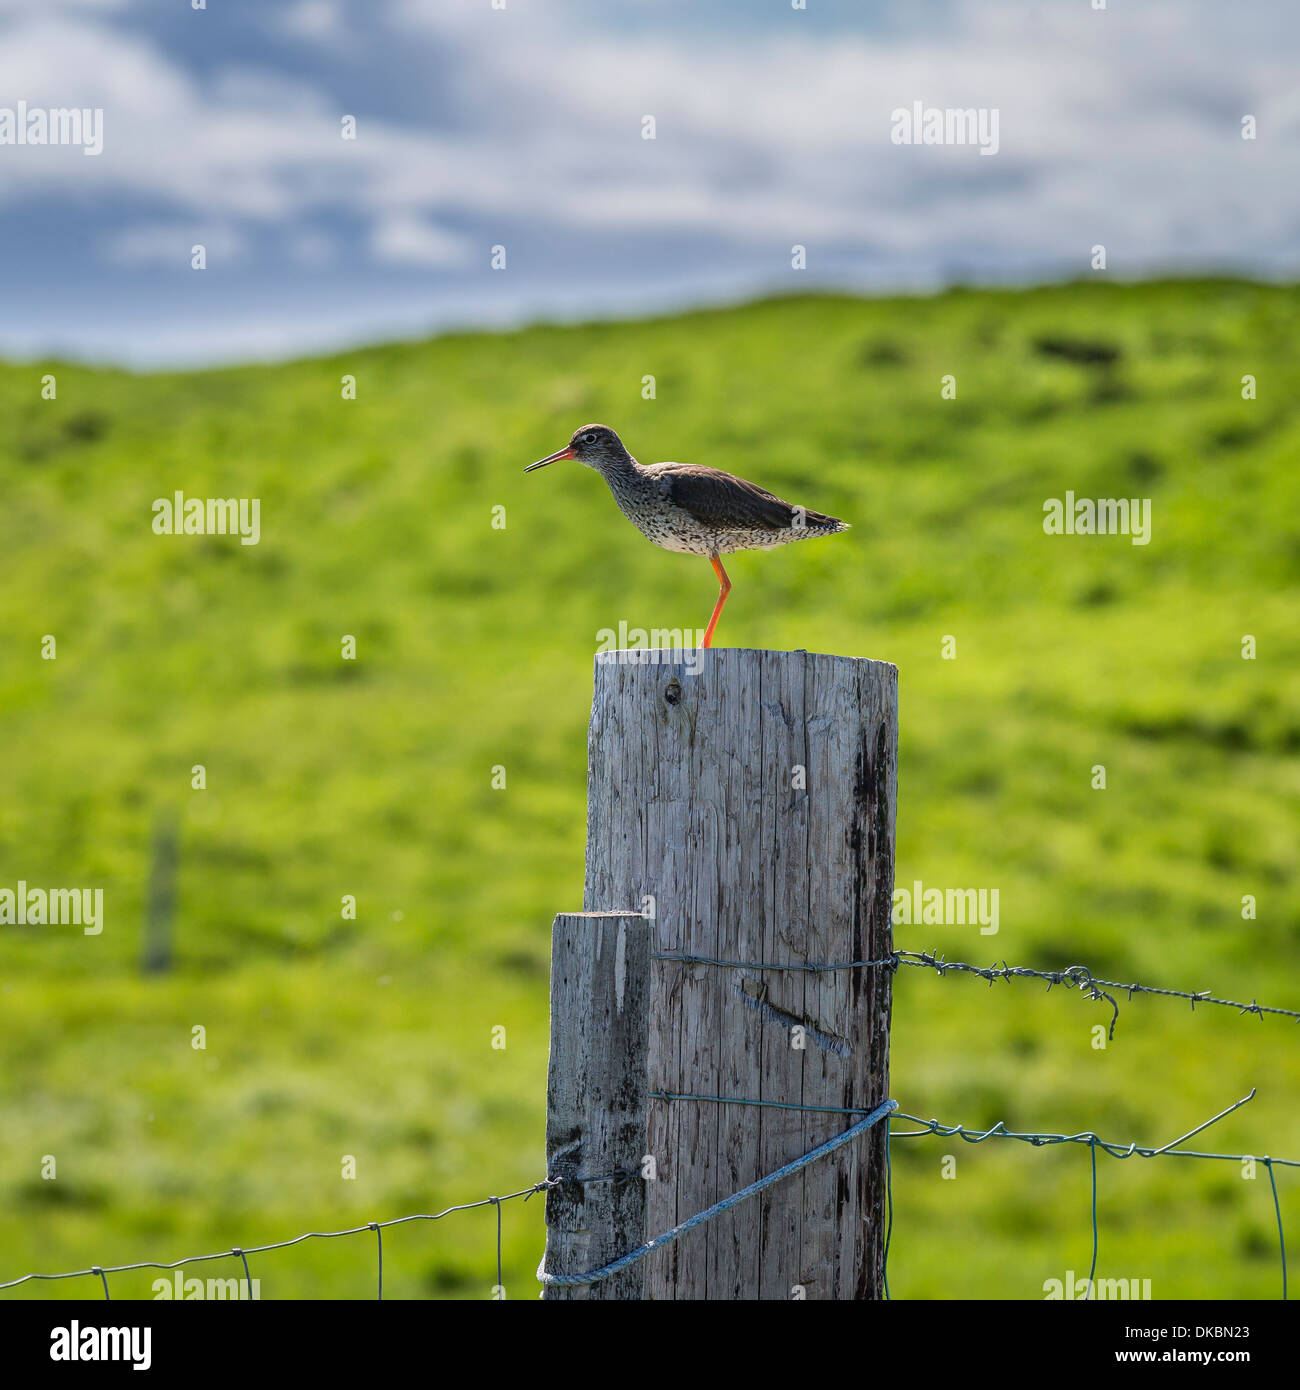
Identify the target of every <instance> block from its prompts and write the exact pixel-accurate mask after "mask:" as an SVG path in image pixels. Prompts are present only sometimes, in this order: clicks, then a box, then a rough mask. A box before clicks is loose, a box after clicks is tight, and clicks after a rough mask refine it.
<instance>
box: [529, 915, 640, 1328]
mask: <svg viewBox="0 0 1300 1390" xmlns="http://www.w3.org/2000/svg"><path fill="white" fill-rule="evenodd" d="M649 928H650V923H648V922H647V921H646V920H645V919H644V918H643V917H642V916H641V914H640V913H639V912H566V913H561V914H560V915H559V916H558V917H557V918H556V919H555V925H554V927H553V928H552V931H551V1062H550V1072H549V1077H548V1080H547V1088H546V1175H547V1177H551V1178H561V1179H564V1180H565V1181H564V1182H563V1183H562V1184H561V1185H560V1186H559V1187H553V1188H551V1189H549V1190H548V1192H547V1194H546V1258H545V1260H544V1261H543V1265H544V1268H545V1269H546V1271H547V1272H548V1273H550V1274H583V1273H585V1272H586V1271H588V1270H591V1269H597V1268H599V1267H600V1266H601V1265H603V1264H606V1263H608V1262H609V1261H610V1260H613V1259H616V1258H617V1257H618V1256H619V1255H623V1254H626V1253H627V1252H628V1251H629V1250H635V1249H636V1248H637V1246H639V1245H641V1244H642V1243H643V1242H644V1240H645V1238H646V1229H645V1203H646V1189H645V1183H644V1182H642V1181H641V1179H640V1168H641V1156H642V1155H643V1154H644V1153H645V1144H646V1106H647V1100H646V1082H647V1076H648V1071H647V1061H646V1059H647V1046H648V1043H649V1012H648V1002H649V988H650V930H649ZM624 1172H626V1173H627V1177H625V1178H624V1177H620V1178H619V1179H618V1180H617V1181H616V1180H615V1179H614V1177H613V1176H612V1175H613V1174H616V1173H618V1174H622V1173H624ZM589 1179H595V1181H589ZM645 1274H646V1266H645V1264H644V1262H643V1263H640V1264H637V1265H633V1266H632V1267H631V1268H629V1269H627V1270H626V1271H622V1272H620V1273H618V1274H615V1275H611V1276H610V1278H608V1279H605V1280H601V1281H600V1282H598V1283H595V1284H587V1285H573V1286H564V1285H547V1286H546V1287H545V1289H544V1290H543V1296H544V1297H545V1298H546V1299H547V1300H551V1299H612V1298H613V1299H629V1298H631V1299H638V1298H641V1297H642V1295H643V1291H644V1288H645Z"/></svg>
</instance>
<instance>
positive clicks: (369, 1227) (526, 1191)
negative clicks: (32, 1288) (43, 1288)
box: [0, 1178, 556, 1299]
mask: <svg viewBox="0 0 1300 1390" xmlns="http://www.w3.org/2000/svg"><path fill="white" fill-rule="evenodd" d="M555 1186H556V1180H554V1179H551V1178H544V1179H543V1180H542V1181H541V1182H536V1183H534V1184H533V1185H532V1186H531V1187H524V1188H520V1190H519V1191H518V1192H510V1193H507V1195H506V1196H504V1197H484V1198H483V1199H482V1200H481V1201H478V1202H461V1203H459V1204H458V1205H456V1206H453V1207H446V1208H444V1209H443V1210H442V1211H439V1212H433V1213H428V1212H415V1213H413V1214H412V1215H410V1216H395V1217H393V1218H392V1219H391V1220H388V1221H367V1222H366V1224H365V1225H364V1226H349V1227H348V1228H347V1229H346V1230H342V1231H304V1232H303V1233H302V1235H300V1236H294V1237H293V1238H292V1239H291V1240H276V1241H271V1242H270V1243H269V1244H267V1245H250V1246H248V1247H247V1249H246V1250H245V1249H244V1248H241V1247H240V1246H238V1245H236V1246H233V1247H232V1248H231V1249H229V1250H219V1251H217V1252H216V1253H214V1254H211V1255H186V1256H184V1257H183V1258H182V1259H179V1260H172V1261H171V1262H170V1263H167V1264H164V1263H161V1262H159V1261H156V1260H139V1261H137V1262H136V1263H135V1264H128V1265H102V1266H101V1265H91V1266H90V1267H89V1268H88V1269H72V1270H67V1271H65V1272H63V1273H60V1274H24V1275H22V1276H21V1278H18V1279H9V1280H7V1281H6V1282H5V1283H2V1284H0V1289H12V1288H16V1287H17V1286H18V1285H19V1284H26V1283H28V1282H29V1281H30V1280H32V1279H84V1278H85V1277H86V1276H88V1275H95V1274H98V1275H99V1277H100V1280H101V1281H102V1283H103V1285H104V1297H105V1298H108V1297H109V1296H110V1295H109V1292H108V1279H107V1278H106V1276H107V1275H109V1274H124V1273H126V1272H127V1271H128V1270H133V1269H180V1268H181V1267H182V1266H183V1265H192V1264H201V1263H202V1262H204V1261H205V1260H229V1259H233V1258H235V1257H236V1256H238V1258H239V1259H241V1260H242V1261H243V1262H244V1274H245V1277H248V1282H249V1289H250V1291H251V1289H252V1278H251V1277H249V1275H248V1255H249V1254H253V1255H260V1254H262V1253H263V1252H265V1251H267V1250H284V1249H287V1248H288V1247H289V1246H290V1245H298V1244H301V1242H302V1241H304V1240H333V1239H335V1238H336V1237H338V1236H355V1235H359V1234H361V1232H363V1231H374V1232H375V1234H376V1236H377V1237H378V1239H379V1241H380V1246H379V1296H380V1298H381V1299H382V1298H383V1293H384V1257H383V1237H382V1236H380V1235H379V1232H380V1230H381V1229H382V1228H383V1227H385V1226H402V1225H405V1224H406V1222H408V1221H441V1220H442V1218H443V1217H444V1216H450V1215H451V1214H452V1213H453V1212H457V1211H473V1210H474V1209H475V1208H476V1207H490V1206H495V1207H496V1209H497V1282H498V1284H499V1283H500V1280H501V1203H502V1202H512V1201H514V1200H515V1199H516V1198H518V1197H522V1198H523V1199H524V1200H525V1201H527V1200H528V1198H529V1197H531V1196H532V1195H533V1194H534V1193H535V1192H545V1191H546V1190H547V1189H548V1188H550V1187H555Z"/></svg>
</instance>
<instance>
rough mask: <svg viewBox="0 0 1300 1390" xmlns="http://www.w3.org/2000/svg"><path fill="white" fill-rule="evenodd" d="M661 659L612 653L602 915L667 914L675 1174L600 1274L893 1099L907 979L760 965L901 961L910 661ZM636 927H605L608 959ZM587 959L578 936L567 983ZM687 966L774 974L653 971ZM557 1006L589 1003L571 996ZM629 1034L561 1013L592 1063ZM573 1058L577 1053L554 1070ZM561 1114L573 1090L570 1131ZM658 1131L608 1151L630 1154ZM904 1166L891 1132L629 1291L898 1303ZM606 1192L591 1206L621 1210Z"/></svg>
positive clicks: (707, 1229) (618, 1111) (611, 1239)
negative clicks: (887, 1248)
mask: <svg viewBox="0 0 1300 1390" xmlns="http://www.w3.org/2000/svg"><path fill="white" fill-rule="evenodd" d="M649 655H650V654H649V653H647V652H644V651H633V652H610V653H604V654H602V655H600V656H598V657H597V659H596V677H595V698H594V701H593V705H592V715H591V728H590V734H589V747H588V759H589V762H588V818H587V873H586V892H585V902H586V906H587V908H588V909H591V910H601V909H610V908H614V907H624V906H627V905H631V906H634V907H637V908H641V909H643V910H645V911H646V912H647V914H648V915H651V919H650V921H649V923H648V925H649V928H650V931H649V932H648V933H647V935H649V937H650V938H651V941H652V946H651V952H650V954H651V955H652V959H650V960H649V962H648V982H649V983H648V990H647V997H646V1006H647V1008H648V1014H649V1026H648V1035H649V1036H648V1043H647V1053H648V1055H647V1059H646V1065H647V1067H648V1074H649V1081H648V1088H647V1089H648V1092H649V1096H650V1099H649V1104H648V1126H649V1130H648V1140H647V1146H646V1150H645V1152H646V1153H647V1154H648V1155H649V1157H650V1158H651V1160H652V1161H653V1174H652V1176H650V1177H649V1179H648V1180H647V1181H645V1182H644V1184H643V1191H644V1202H645V1205H644V1210H643V1211H637V1212H636V1213H635V1219H634V1220H631V1219H629V1220H627V1222H626V1224H625V1225H624V1227H623V1228H622V1229H621V1230H619V1231H618V1232H617V1233H615V1232H614V1231H613V1229H612V1226H611V1227H610V1228H608V1229H605V1230H602V1231H596V1230H595V1229H592V1230H591V1231H590V1234H589V1235H588V1236H587V1237H586V1238H587V1239H589V1240H590V1242H591V1246H590V1251H589V1253H590V1257H591V1263H590V1264H589V1265H588V1266H587V1267H588V1268H592V1267H594V1266H595V1265H597V1264H600V1263H602V1262H603V1260H604V1259H608V1258H613V1256H614V1255H617V1254H621V1253H623V1252H624V1251H625V1250H628V1249H631V1248H633V1247H634V1245H635V1244H637V1243H639V1241H640V1239H643V1238H645V1237H648V1236H655V1235H658V1234H660V1233H661V1232H664V1231H666V1230H668V1229H670V1228H671V1227H673V1226H675V1225H677V1224H678V1223H680V1222H682V1221H684V1220H686V1219H687V1218H688V1217H690V1216H693V1215H694V1214H696V1213H697V1212H700V1211H703V1210H704V1209H705V1208H707V1207H710V1206H711V1205H713V1204H714V1203H715V1202H717V1201H719V1200H720V1199H722V1198H724V1197H726V1196H728V1195H730V1194H731V1193H733V1192H736V1191H738V1190H739V1189H741V1188H743V1187H745V1186H746V1185H747V1184H749V1183H751V1182H754V1181H755V1180H756V1179H758V1178H760V1177H762V1176H764V1175H765V1174H767V1173H769V1172H771V1171H773V1170H774V1169H776V1168H778V1167H780V1166H781V1165H782V1164H783V1163H786V1162H788V1161H790V1160H792V1159H795V1158H797V1157H799V1156H801V1155H802V1154H804V1153H806V1152H807V1151H808V1150H809V1149H811V1148H813V1147H814V1146H815V1145H817V1144H819V1143H821V1142H823V1141H825V1140H827V1139H830V1138H831V1137H832V1136H834V1135H836V1134H838V1133H840V1132H842V1131H843V1130H844V1129H846V1128H847V1127H848V1126H849V1125H851V1124H852V1123H853V1122H854V1120H855V1119H858V1118H861V1115H860V1113H859V1112H863V1111H866V1110H870V1109H872V1108H874V1107H875V1106H877V1105H879V1104H880V1103H881V1102H882V1101H884V1100H885V1099H886V1098H887V1097H888V1093H889V1092H888V1086H889V1019H890V999H891V990H890V985H891V973H890V971H889V970H887V969H882V968H861V967H858V968H852V969H841V970H835V971H820V972H804V971H797V970H795V971H772V970H759V969H757V968H756V966H757V965H758V964H759V963H781V964H787V965H799V964H808V963H818V964H825V963H833V962H846V961H859V960H878V959H880V958H882V957H885V956H888V954H889V952H890V951H891V950H892V948H893V942H892V933H891V930H890V916H891V907H892V898H893V863H894V807H895V798H896V780H897V779H896V764H897V742H898V690H897V676H898V673H897V670H896V668H895V667H893V666H891V665H889V664H887V663H884V662H878V661H865V660H856V659H852V658H847V657H836V656H819V655H815V654H812V653H808V652H802V651H799V652H768V651H751V650H744V649H722V650H709V651H685V652H663V651H659V652H655V653H653V658H654V659H653V660H649V661H647V660H646V658H647V656H649ZM574 920H575V919H567V918H562V919H558V920H557V925H556V931H557V942H558V941H559V939H560V922H572V921H574ZM576 920H579V921H581V920H582V919H576ZM620 920H621V919H620ZM568 930H570V929H569V928H566V931H568ZM585 930H586V931H587V933H588V935H590V934H591V932H592V926H591V924H590V922H588V923H587V925H586V928H585ZM614 930H616V928H615V927H614V926H613V925H612V924H611V925H607V926H606V927H604V928H603V929H602V930H601V933H600V937H599V941H600V945H601V950H602V952H603V951H604V950H605V949H606V946H607V943H608V939H609V937H608V933H609V932H612V931H614ZM587 950H588V952H589V953H590V950H591V946H590V945H589V946H588V947H587ZM575 951H577V952H578V954H579V955H580V954H581V950H580V947H579V945H578V943H576V942H575V941H574V940H573V938H572V937H570V936H566V937H565V941H564V944H563V950H562V953H561V954H562V968H564V969H570V968H574V966H573V964H572V959H571V958H572V956H573V953H574V952H575ZM664 953H685V954H689V955H693V956H703V957H709V958H711V959H714V960H719V961H732V962H745V963H750V964H746V965H744V966H743V967H742V968H736V967H734V966H730V965H708V964H699V963H687V964H683V963H680V962H675V961H669V960H662V959H657V958H653V957H655V956H658V955H662V954H664ZM602 959H603V957H602ZM629 959H630V958H629ZM629 980H630V975H629ZM592 987H593V989H595V988H597V982H596V978H593V986H592ZM599 987H600V988H603V989H608V987H609V986H608V984H603V985H600V986H599ZM625 988H626V985H625ZM579 997H580V996H579V995H574V996H573V999H574V1001H576V1000H577V998H579ZM624 997H625V1001H626V998H627V996H626V995H625V996H624ZM552 999H553V1001H554V1002H555V1003H556V1004H557V1006H561V1007H568V1006H567V1005H563V1002H562V1000H563V996H562V995H557V994H556V992H555V990H554V988H553V992H552ZM584 1028H585V1029H587V1030H588V1031H586V1032H583V1033H582V1034H581V1036H579V1032H578V1030H582V1029H584ZM591 1028H595V1029H596V1033H595V1034H594V1035H593V1034H592V1033H591V1031H590V1029H591ZM566 1029H572V1030H574V1036H573V1037H572V1038H566ZM611 1042H612V1038H611V1035H609V1034H608V1033H606V1032H605V1030H604V1028H603V1026H602V1024H601V1023H600V1022H599V1020H586V1021H584V1020H583V1019H582V1018H581V1017H577V1016H573V1015H570V1016H569V1017H568V1020H567V1022H566V1019H565V1018H563V1017H560V1018H557V1019H556V1021H555V1024H554V1031H553V1046H556V1047H559V1048H560V1049H562V1050H563V1049H574V1048H585V1049H587V1052H586V1054H585V1055H586V1056H587V1061H588V1065H591V1064H592V1062H593V1061H594V1060H595V1059H594V1057H593V1056H592V1053H593V1052H600V1051H601V1049H605V1051H606V1053H608V1051H609V1050H610V1044H611ZM619 1045H622V1044H619ZM566 1055H572V1053H571V1052H569V1053H566ZM602 1060H603V1061H608V1060H610V1059H609V1058H608V1057H607V1056H606V1057H605V1058H604V1059H602ZM555 1065H556V1063H555V1057H554V1055H553V1057H552V1078H554V1077H555ZM639 1067H640V1062H639V1061H633V1062H631V1063H629V1064H628V1075H629V1076H630V1075H632V1074H633V1073H636V1072H638V1070H639ZM612 1082H613V1074H612V1073H610V1074H609V1075H608V1076H607V1077H606V1079H605V1081H604V1083H602V1084H604V1085H605V1086H608V1085H610V1084H612ZM594 1094H595V1093H594V1092H592V1096H593V1097H594ZM665 1095H671V1096H688V1095H689V1096H705V1097H720V1098H731V1099H723V1100H721V1101H719V1100H712V1099H709V1100H686V1099H663V1098H661V1097H662V1096H665ZM555 1099H556V1097H555V1093H554V1085H553V1088H552V1101H553V1113H552V1123H553V1125H554V1127H555V1128H554V1132H555V1133H556V1136H557V1138H558V1137H559V1136H560V1132H561V1128H562V1126H561V1125H560V1122H559V1121H560V1117H559V1116H557V1115H556V1113H555V1112H554V1104H555ZM737 1100H747V1101H755V1100H756V1101H762V1102H764V1103H765V1104H764V1105H763V1106H755V1105H742V1104H736V1103H735V1101H737ZM612 1103H613V1104H614V1106H615V1109H614V1112H613V1115H612V1117H611V1120H610V1123H615V1122H616V1121H617V1122H619V1123H622V1121H623V1119H626V1115H627V1109H628V1108H627V1107H626V1106H624V1105H621V1104H620V1103H619V1102H618V1100H617V1097H616V1096H615V1098H614V1100H613V1101H612ZM639 1103H640V1102H639V1096H638V1097H637V1098H636V1099H635V1102H634V1104H633V1105H632V1107H631V1109H632V1110H634V1111H636V1112H637V1114H638V1116H639V1110H638V1108H637V1107H638V1106H639ZM585 1104H586V1110H585V1114H586V1116H587V1119H586V1121H585V1123H586V1124H587V1125H589V1126H595V1125H596V1123H597V1120H596V1117H595V1116H594V1114H593V1113H592V1101H591V1100H588V1101H587V1102H586V1103H585ZM784 1107H791V1108H784ZM579 1108H581V1107H579ZM837 1110H838V1111H849V1112H853V1113H835V1111H837ZM639 1123H640V1120H639V1118H637V1119H635V1120H634V1121H632V1122H631V1123H630V1125H629V1128H628V1131H627V1133H626V1135H625V1138H626V1144H625V1145H623V1146H621V1147H620V1145H618V1144H614V1145H613V1146H612V1147H611V1148H610V1149H609V1150H607V1151H602V1154H601V1157H602V1158H605V1157H610V1158H617V1159H618V1160H619V1161H621V1162H623V1163H626V1162H628V1161H629V1157H630V1156H634V1154H633V1151H635V1150H636V1149H637V1145H636V1143H635V1142H633V1135H634V1132H635V1129H636V1126H637V1125H639ZM884 1164H885V1127H884V1126H883V1125H879V1126H877V1127H875V1128H873V1129H870V1130H868V1131H867V1132H866V1133H865V1134H863V1135H862V1136H861V1137H860V1138H859V1139H856V1140H854V1141H853V1142H852V1143H850V1144H848V1145H845V1146H844V1147H843V1148H841V1149H839V1150H837V1151H836V1152H835V1153H834V1154H831V1155H828V1156H826V1157H824V1158H821V1159H819V1160H818V1161H817V1162H816V1163H815V1164H813V1165H811V1166H810V1167H808V1168H805V1169H804V1170H803V1171H802V1172H800V1173H798V1174H796V1175H794V1176H793V1177H790V1178H789V1179H786V1180H783V1181H782V1182H780V1183H777V1184H775V1185H773V1186H772V1187H770V1188H768V1189H767V1190H766V1191H764V1192H763V1193H761V1194H760V1195H759V1196H757V1197H755V1198H754V1199H752V1200H750V1201H748V1202H745V1203H743V1204H741V1205H739V1206H737V1207H736V1208H734V1209H731V1210H728V1211H725V1212H724V1213H722V1214H721V1215H720V1216H718V1217H716V1218H715V1219H713V1220H711V1221H709V1222H707V1223H706V1224H704V1225H702V1226H699V1227H697V1228H696V1229H694V1230H691V1231H690V1232H688V1233H687V1234H686V1235H684V1236H683V1237H682V1238H681V1239H680V1240H678V1241H675V1242H674V1243H673V1244H671V1245H669V1246H667V1247H666V1248H665V1249H663V1250H662V1251H658V1252H655V1253H653V1254H651V1255H650V1256H649V1257H648V1258H647V1259H645V1260H643V1261H642V1262H641V1263H640V1264H638V1265H636V1266H634V1267H633V1268H632V1269H631V1270H629V1271H628V1272H627V1274H626V1275H620V1276H619V1278H620V1279H628V1280H630V1281H631V1282H629V1283H627V1284H624V1285H623V1289H622V1292H621V1293H620V1294H618V1295H617V1296H622V1297H645V1298H659V1299H689V1298H713V1299H753V1298H765V1299H778V1298H779V1299H788V1298H820V1299H827V1298H831V1299H861V1298H877V1297H879V1296H880V1295H881V1293H882V1285H883V1254H884V1250H883V1247H884V1195H885V1194H884V1186H885V1184H884ZM585 1197H586V1206H587V1211H588V1213H589V1214H591V1213H593V1212H595V1211H596V1208H595V1202H596V1201H597V1200H600V1201H606V1200H608V1199H610V1198H611V1194H608V1193H605V1194H602V1196H601V1197H600V1198H599V1199H597V1198H595V1196H594V1194H593V1193H592V1192H591V1191H590V1190H588V1191H587V1192H586V1194H585ZM617 1200H618V1201H621V1202H624V1203H626V1202H627V1200H628V1193H627V1191H626V1188H625V1189H623V1191H622V1193H621V1195H620V1196H619V1197H618V1199H617ZM554 1209H555V1210H556V1212H557V1215H558V1214H559V1213H560V1212H562V1211H563V1208H562V1207H561V1205H560V1203H559V1202H558V1201H557V1202H556V1204H555V1208H554ZM619 1210H620V1211H621V1212H622V1213H623V1216H624V1217H626V1215H627V1213H626V1211H625V1209H624V1208H620V1209H619ZM620 1219H621V1218H620ZM611 1220H613V1217H611ZM641 1223H643V1224H641ZM614 1224H617V1221H614ZM634 1226H635V1227H637V1230H633V1229H632V1228H633V1227H634ZM552 1234H553V1235H555V1234H556V1233H555V1231H554V1228H553V1231H552ZM557 1239H558V1237H557ZM549 1249H550V1246H549V1244H548V1252H549ZM598 1257H599V1258H598ZM548 1259H549V1253H548ZM570 1272H572V1271H570ZM638 1281H639V1282H638ZM629 1290H632V1291H629ZM592 1292H593V1296H604V1297H610V1296H611V1293H610V1291H609V1290H606V1291H605V1292H604V1293H603V1294H596V1293H595V1290H594V1289H593V1291H592Z"/></svg>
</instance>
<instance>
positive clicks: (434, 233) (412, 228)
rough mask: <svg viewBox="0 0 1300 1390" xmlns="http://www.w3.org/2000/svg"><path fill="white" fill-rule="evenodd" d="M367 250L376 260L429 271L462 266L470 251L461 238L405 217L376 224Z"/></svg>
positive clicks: (415, 219) (422, 221)
mask: <svg viewBox="0 0 1300 1390" xmlns="http://www.w3.org/2000/svg"><path fill="white" fill-rule="evenodd" d="M370 246H371V250H372V251H373V252H374V254H375V257H376V259H378V260H381V261H387V262H389V263H391V264H393V265H410V266H422V267H424V268H425V269H432V270H447V269H451V268H454V267H456V266H459V265H464V264H465V263H466V262H467V261H468V260H469V257H470V250H471V248H470V244H469V242H468V241H467V240H466V239H465V238H464V237H462V236H456V235H454V234H453V233H451V232H447V231H444V230H443V229H442V228H441V227H435V226H434V225H433V224H432V223H430V222H426V221H424V220H423V219H422V218H419V217H410V216H406V215H400V216H396V217H388V218H385V219H384V220H383V221H382V222H379V223H378V224H377V225H376V226H375V228H374V231H373V233H372V235H371V238H370Z"/></svg>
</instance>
